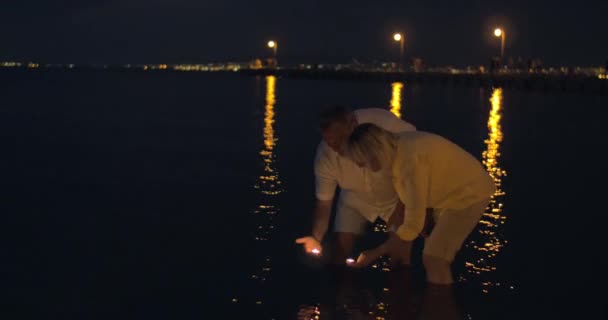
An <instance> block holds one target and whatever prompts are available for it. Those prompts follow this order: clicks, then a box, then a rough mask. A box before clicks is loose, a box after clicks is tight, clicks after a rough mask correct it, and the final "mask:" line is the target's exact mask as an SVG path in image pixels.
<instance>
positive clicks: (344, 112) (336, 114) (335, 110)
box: [319, 105, 352, 130]
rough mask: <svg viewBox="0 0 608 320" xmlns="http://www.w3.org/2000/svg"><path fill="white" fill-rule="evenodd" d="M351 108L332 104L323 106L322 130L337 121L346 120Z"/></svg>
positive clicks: (320, 119)
mask: <svg viewBox="0 0 608 320" xmlns="http://www.w3.org/2000/svg"><path fill="white" fill-rule="evenodd" d="M351 112H352V110H351V108H349V107H347V106H344V105H331V106H326V107H323V108H321V112H319V127H320V128H321V130H325V129H327V128H329V126H331V125H332V124H334V123H336V122H346V120H347V117H348V115H349V114H350V113H351Z"/></svg>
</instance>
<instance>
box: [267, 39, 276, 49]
mask: <svg viewBox="0 0 608 320" xmlns="http://www.w3.org/2000/svg"><path fill="white" fill-rule="evenodd" d="M276 45H277V43H276V42H274V41H272V40H271V41H268V48H274V47H275V46H276Z"/></svg>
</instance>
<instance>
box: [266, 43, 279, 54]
mask: <svg viewBox="0 0 608 320" xmlns="http://www.w3.org/2000/svg"><path fill="white" fill-rule="evenodd" d="M278 46H279V45H278V44H277V42H276V41H273V40H270V41H268V48H270V49H272V51H273V54H274V57H275V58H276V57H277V47H278Z"/></svg>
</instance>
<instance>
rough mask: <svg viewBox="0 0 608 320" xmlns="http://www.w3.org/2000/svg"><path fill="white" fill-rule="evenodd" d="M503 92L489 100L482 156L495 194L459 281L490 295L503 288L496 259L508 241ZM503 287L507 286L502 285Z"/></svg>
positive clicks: (470, 245) (495, 91)
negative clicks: (504, 227) (504, 230)
mask: <svg viewBox="0 0 608 320" xmlns="http://www.w3.org/2000/svg"><path fill="white" fill-rule="evenodd" d="M502 93H503V91H502V88H495V89H494V90H493V92H492V97H491V98H490V103H491V109H490V115H489V117H488V124H487V125H488V138H487V139H486V140H485V141H484V143H485V144H486V146H487V148H486V150H485V151H484V152H483V154H482V159H483V165H484V166H485V168H486V170H487V171H488V173H489V174H490V176H491V177H492V179H493V180H494V184H495V185H496V192H495V193H494V195H493V196H492V198H491V200H490V204H489V205H488V207H487V208H486V211H485V213H484V214H483V217H482V218H481V221H480V225H479V227H478V228H477V229H476V230H478V232H479V234H477V235H474V240H472V241H471V242H470V243H469V244H467V247H468V248H469V249H471V248H472V249H473V250H469V252H471V254H472V256H471V257H470V258H469V259H468V260H467V262H466V272H465V274H464V275H462V276H461V277H460V278H459V280H460V281H465V280H473V279H475V280H476V281H479V282H480V283H481V289H482V292H483V293H489V292H490V290H491V289H492V288H493V287H497V286H501V283H500V282H498V281H496V280H495V278H496V277H495V275H494V271H496V262H495V260H496V259H495V258H496V257H497V254H498V253H499V252H500V251H501V249H502V248H503V247H504V246H505V245H506V244H507V241H506V240H505V239H504V237H503V236H502V234H501V232H500V231H501V230H500V229H501V226H502V225H503V224H504V223H505V220H506V216H504V215H503V214H502V211H503V199H504V196H505V192H504V191H503V190H502V179H503V177H504V176H506V171H505V170H503V169H502V168H500V166H499V159H500V156H501V154H500V144H501V142H502V140H503V133H502V127H501V119H502V111H501V109H502V103H503V95H502ZM503 286H504V284H503Z"/></svg>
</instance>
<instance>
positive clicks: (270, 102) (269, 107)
mask: <svg viewBox="0 0 608 320" xmlns="http://www.w3.org/2000/svg"><path fill="white" fill-rule="evenodd" d="M276 81H277V78H276V77H275V76H268V77H266V113H265V117H264V125H265V126H264V145H265V146H266V150H267V151H269V152H272V149H274V145H275V138H274V128H273V124H274V105H275V103H276V100H275V86H276Z"/></svg>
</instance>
